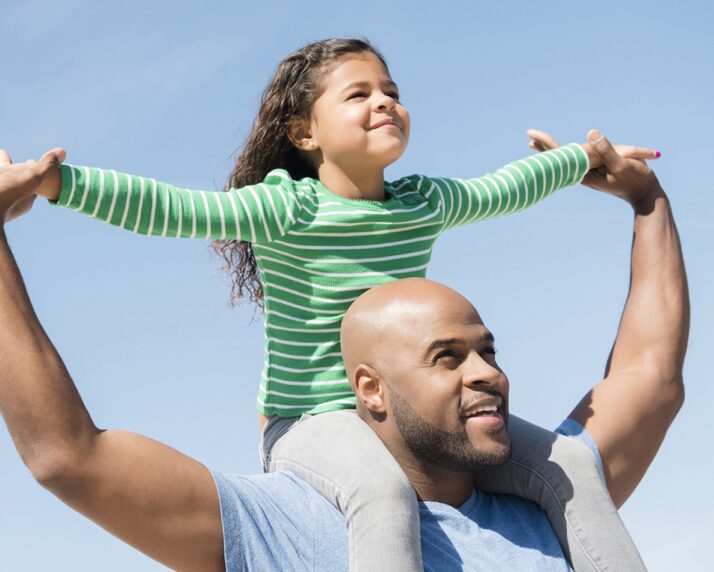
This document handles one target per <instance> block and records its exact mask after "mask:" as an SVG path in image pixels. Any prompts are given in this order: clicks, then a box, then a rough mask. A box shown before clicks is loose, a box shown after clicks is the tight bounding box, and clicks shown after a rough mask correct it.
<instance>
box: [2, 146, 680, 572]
mask: <svg viewBox="0 0 714 572" xmlns="http://www.w3.org/2000/svg"><path fill="white" fill-rule="evenodd" d="M596 135H598V134H595V135H592V134H591V137H590V143H591V144H592V145H593V148H594V149H596V152H597V153H599V154H600V155H601V156H602V158H603V161H604V165H605V167H606V168H607V172H606V173H605V174H603V177H602V180H601V181H600V182H599V183H598V184H600V186H601V188H602V189H603V190H605V191H606V192H608V193H610V194H614V195H619V196H621V197H622V198H623V199H625V200H626V201H627V202H628V203H630V204H631V205H632V207H633V210H634V213H635V224H634V228H635V238H634V242H633V248H632V276H631V288H630V294H629V296H628V301H627V304H626V307H625V310H624V313H623V317H622V322H621V325H620V329H619V331H618V335H617V339H616V341H615V345H614V347H613V351H612V355H611V359H610V360H609V364H608V367H607V374H606V378H605V379H604V380H603V381H602V382H601V383H599V384H598V385H596V386H595V388H594V389H593V390H592V391H591V392H589V393H588V394H587V395H586V396H585V398H584V399H583V401H582V402H581V403H580V404H579V405H578V406H577V407H576V408H575V409H574V410H573V412H572V413H571V417H572V418H573V419H576V420H577V421H579V422H581V423H583V424H584V425H585V427H586V429H587V430H588V431H589V432H590V434H591V435H592V436H593V438H594V439H595V441H596V443H597V445H598V447H599V448H600V451H601V453H602V456H603V461H604V464H605V468H606V473H607V482H608V488H609V490H610V492H611V494H612V496H613V498H614V499H615V501H616V503H617V504H621V503H622V502H624V499H626V498H627V496H629V494H630V493H631V492H632V490H633V489H634V487H635V486H636V484H637V482H639V480H640V478H641V477H642V475H643V474H644V472H645V470H646V469H647V467H648V466H649V463H650V462H651V460H652V458H653V456H654V454H655V452H656V450H657V448H658V447H659V445H660V444H661V442H662V439H663V438H664V435H665V432H666V430H667V427H668V426H669V424H670V422H671V421H672V419H673V418H674V415H675V414H676V412H677V410H678V409H679V407H680V405H681V402H682V398H683V385H682V364H683V360H684V353H685V350H686V342H687V333H688V327H689V304H688V297H687V288H686V277H685V273H684V266H683V262H682V256H681V250H680V247H679V241H678V238H677V232H676V228H675V225H674V220H673V217H672V214H671V211H670V208H669V203H668V201H667V198H666V195H665V194H664V191H662V189H661V187H660V186H659V183H658V182H657V180H656V178H655V177H654V175H653V173H652V172H651V171H650V170H649V168H648V167H647V166H646V165H645V164H644V163H643V162H640V161H636V160H629V159H623V158H621V157H619V156H618V155H617V154H616V153H615V151H614V149H613V148H612V147H611V146H610V144H609V142H607V140H606V139H604V138H602V137H598V136H596ZM63 158H64V153H63V151H61V150H53V151H50V152H48V153H47V154H46V155H45V156H43V158H42V159H40V160H39V161H36V162H34V161H33V162H27V163H22V164H18V165H12V164H11V162H10V158H9V156H8V155H7V154H6V153H5V152H0V413H1V414H2V416H3V419H4V421H5V423H6V425H7V428H8V431H9V433H10V435H11V436H12V438H13V441H14V443H15V446H16V448H17V450H18V453H19V454H20V456H21V457H22V459H23V461H24V462H25V463H26V465H27V466H28V467H29V469H30V471H31V472H32V474H33V476H34V477H35V478H36V479H37V481H38V482H39V483H40V484H42V485H43V486H44V487H46V488H47V489H48V490H50V491H51V492H52V493H53V494H55V495H56V496H57V497H58V498H60V499H61V500H62V501H63V502H65V503H66V504H68V505H69V506H70V507H72V508H73V509H75V510H77V511H78V512H80V513H82V514H84V515H85V516H87V517H88V518H90V519H91V520H93V521H94V522H96V523H97V524H99V525H100V526H102V527H103V528H105V529H106V530H107V531H108V532H110V533H111V534H113V535H115V536H117V537H119V538H121V539H123V540H124V541H126V542H127V543H129V544H130V545H132V546H134V547H135V548H137V549H138V550H140V551H142V552H143V553H145V554H147V555H148V556H150V557H152V558H154V559H156V560H158V561H159V562H162V563H163V564H165V565H166V566H169V567H171V568H174V569H179V570H222V569H224V562H223V539H222V531H221V519H220V512H219V506H218V498H217V493H216V489H215V486H214V484H213V482H212V479H211V475H210V473H209V471H208V470H207V469H206V468H205V467H204V466H203V465H202V464H201V463H199V462H197V461H196V460H194V459H191V458H190V457H187V456H185V455H183V454H182V453H180V452H178V451H176V450H174V449H172V448H170V447H168V446H166V445H163V444H162V443H159V442H157V441H154V440H151V439H149V438H146V437H142V436H140V435H136V434H133V433H128V432H124V431H115V430H102V429H99V428H98V427H97V426H96V425H95V424H94V422H93V420H92V418H91V416H90V414H89V412H88V411H87V409H86V407H85V406H84V404H83V402H82V399H81V397H80V396H79V393H78V392H77V389H76V387H75V385H74V383H73V381H72V379H71V377H70V375H69V373H68V372H67V370H66V368H65V366H64V364H63V363H62V360H61V358H60V356H59V355H58V353H57V351H56V350H55V348H54V346H53V345H52V343H51V342H50V340H49V339H48V338H47V336H46V334H45V332H44V330H43V328H42V326H41V324H40V323H39V321H38V319H37V317H36V315H35V313H34V310H33V308H32V305H31V303H30V300H29V297H28V295H27V292H26V290H25V287H24V284H23V281H22V277H21V275H20V272H19V269H18V268H17V265H16V263H15V261H14V259H13V256H12V253H11V251H10V248H9V246H8V244H7V240H6V238H5V230H4V226H5V223H6V222H7V221H9V220H10V219H12V218H13V217H15V216H18V215H19V214H21V213H23V212H25V211H26V210H27V209H28V208H29V207H30V206H31V203H32V199H33V195H34V193H35V191H36V190H37V188H38V187H41V186H42V185H43V184H44V183H45V182H46V180H47V179H48V178H50V179H51V178H52V177H53V176H55V175H56V173H57V164H58V163H59V162H60V161H61V160H63ZM394 284H395V285H394V286H390V287H391V288H392V290H391V294H392V295H391V296H390V297H389V300H392V301H391V302H390V301H389V300H382V301H383V302H385V303H386V304H387V305H388V309H389V312H386V310H385V313H384V316H383V317H382V318H380V316H379V314H380V312H378V311H377V305H376V302H377V301H379V298H376V299H374V298H373V299H372V302H373V304H372V305H370V303H369V300H370V298H367V301H366V302H364V303H363V301H362V300H360V301H358V303H359V304H360V305H363V308H364V309H365V310H370V308H371V310H370V312H369V313H370V314H371V316H372V321H371V322H370V324H372V326H373V327H374V328H375V330H373V331H372V332H370V337H371V341H372V342H373V341H374V339H375V338H374V335H375V334H384V335H389V336H392V337H391V338H389V339H390V340H391V341H392V342H394V340H395V339H396V338H395V337H394V336H396V335H397V333H399V332H401V333H402V334H406V333H409V332H406V330H407V329H414V330H417V328H418V327H419V331H420V332H421V336H417V337H418V339H416V338H410V339H412V341H413V342H414V343H415V344H417V343H418V344H421V345H420V346H419V347H420V348H423V346H424V343H426V341H427V340H430V339H431V340H432V341H433V338H434V339H451V340H452V342H450V343H451V344H452V346H453V347H452V348H451V349H453V350H455V353H456V355H455V356H442V357H439V358H437V357H436V355H433V354H428V355H427V356H424V355H423V353H420V354H418V355H419V356H421V357H419V358H418V359H417V354H415V353H414V352H413V351H411V349H410V351H409V352H405V353H406V355H407V356H411V358H406V357H405V358H401V357H399V356H398V355H397V354H399V353H400V352H392V357H394V358H395V360H394V364H393V365H389V362H390V360H389V359H387V358H388V357H389V356H388V355H387V352H388V350H389V345H388V344H385V343H380V344H378V345H379V346H381V347H382V349H381V351H383V352H385V353H379V352H378V351H377V349H376V348H372V350H371V351H372V352H376V353H362V354H361V353H360V351H363V352H368V347H369V344H368V341H369V340H367V339H365V336H366V335H367V332H364V333H362V334H360V332H359V331H356V330H355V329H354V328H352V329H350V324H354V323H355V320H353V319H352V317H354V315H353V316H352V317H350V319H349V320H346V325H345V326H344V328H345V330H344V332H343V334H344V336H345V342H346V348H347V349H346V352H347V356H346V357H347V364H348V368H349V371H350V372H351V374H350V375H351V379H352V381H353V383H354V386H355V390H356V393H357V396H358V401H359V407H360V413H361V414H362V415H363V416H364V418H365V419H366V420H367V421H368V422H369V423H370V424H371V425H372V427H373V428H374V429H375V431H376V432H377V434H378V435H379V436H380V438H382V439H383V441H384V442H385V444H386V445H387V447H388V448H389V449H390V450H391V451H392V453H393V454H394V455H395V457H396V458H397V459H398V460H399V461H400V463H402V466H403V467H404V469H405V471H406V472H407V474H408V475H409V476H410V478H412V479H413V483H414V486H415V488H416V489H417V491H418V492H419V494H420V495H421V496H422V498H427V499H434V500H442V501H443V502H448V503H450V504H453V505H457V504H460V503H461V502H463V500H464V499H465V498H466V494H465V493H466V487H467V486H469V483H468V478H467V477H465V476H464V472H463V471H461V472H459V471H454V470H450V469H444V468H442V467H438V466H435V465H434V464H433V463H429V462H424V460H423V459H420V458H417V457H416V456H414V454H413V452H412V451H411V450H410V449H409V448H408V447H407V446H406V445H405V443H404V440H403V438H402V435H401V433H400V431H399V427H398V426H397V425H396V423H395V421H394V417H395V415H394V411H393V408H390V402H389V399H390V394H389V392H390V391H392V390H393V391H394V392H396V393H395V395H396V394H399V395H401V396H403V397H404V398H405V399H406V398H409V402H410V404H411V407H412V408H413V410H414V411H415V413H416V414H417V415H418V416H419V417H420V418H421V419H422V420H424V421H426V422H427V423H429V424H431V425H433V426H435V427H440V428H443V429H445V430H449V431H458V430H459V429H460V428H461V425H462V424H463V420H462V412H463V410H464V408H465V407H468V406H469V405H470V404H471V400H472V399H473V398H474V397H476V396H483V395H484V394H486V395H488V396H489V398H493V393H492V392H494V391H496V392H498V393H499V394H500V396H501V398H502V399H504V403H506V404H507V392H508V386H507V381H506V378H505V375H503V372H501V371H500V369H499V368H498V366H497V365H496V362H495V359H494V358H493V354H492V351H491V347H490V346H489V344H492V341H491V340H490V338H489V337H488V335H487V330H486V328H485V326H483V324H482V323H481V321H480V318H478V314H477V313H476V311H475V310H474V309H473V307H472V306H471V305H470V304H468V303H467V302H465V301H464V300H463V299H462V298H460V297H459V296H458V295H456V294H455V293H451V292H450V291H448V289H444V287H436V286H434V287H433V288H432V287H431V286H429V290H428V291H429V293H431V294H432V296H430V298H429V300H428V306H427V300H425V298H424V296H423V295H421V294H419V292H416V291H415V290H418V291H422V290H423V288H422V286H424V285H423V284H422V286H420V287H419V288H417V287H416V286H417V285H418V284H417V283H416V282H414V283H413V284H414V288H413V289H412V288H411V286H410V285H408V286H407V289H406V290H404V292H403V293H402V290H401V289H400V288H399V287H398V286H397V285H396V284H397V283H394ZM385 288H386V287H385ZM424 288H426V286H424ZM384 291H385V290H382V291H378V292H377V294H376V295H375V296H381V293H383V292H384ZM370 296H372V295H370ZM427 307H430V308H434V307H436V308H437V309H439V316H441V312H442V311H443V312H444V313H445V316H450V317H451V318H443V319H442V318H441V317H434V312H433V311H432V312H427V311H426V308H427ZM353 314H354V313H353ZM385 317H390V318H391V319H389V320H388V321H387V320H385V319H384V318H385ZM402 317H403V318H404V319H405V320H406V322H404V324H402V322H401V318H402ZM380 319H381V322H380ZM422 321H423V322H425V323H426V325H425V326H424V327H423V328H421V322H422ZM368 325H369V324H368ZM406 325H409V326H411V327H410V328H406ZM427 326H428V327H427ZM395 329H396V330H397V333H391V334H390V332H391V331H393V330H395ZM377 330H379V331H377ZM443 336H448V338H443ZM453 340H456V341H453ZM391 347H392V348H393V347H395V346H393V345H392V346H391ZM400 347H404V346H403V345H402V346H400ZM360 348H361V350H360ZM343 349H344V346H343ZM443 349H445V348H440V350H439V351H441V350H443ZM397 358H398V359H397ZM442 359H443V360H445V362H446V364H445V365H444V366H442V365H441V364H442V361H441V360H442ZM430 360H431V361H430ZM433 360H436V363H438V364H439V365H433ZM451 360H453V361H451ZM449 364H450V365H449ZM377 368H380V369H377ZM385 368H386V369H385ZM429 371H433V372H434V373H432V374H430V373H429ZM390 384H391V385H390ZM390 388H391V389H390ZM412 397H413V399H412ZM504 411H505V410H504ZM494 417H495V416H494ZM467 423H470V422H467ZM465 431H466V434H467V436H468V439H469V440H470V441H471V443H472V445H473V447H474V448H475V449H480V450H486V451H489V450H490V451H492V452H494V451H495V452H496V453H498V452H500V451H503V448H504V447H505V446H507V435H506V434H505V432H504V431H503V430H501V427H500V426H499V423H498V420H497V419H495V420H494V421H493V423H491V424H490V425H489V426H488V427H485V426H484V425H482V424H481V423H471V424H470V425H468V426H467V427H465Z"/></svg>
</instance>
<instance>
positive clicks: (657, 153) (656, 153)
mask: <svg viewBox="0 0 714 572" xmlns="http://www.w3.org/2000/svg"><path fill="white" fill-rule="evenodd" d="M654 156H655V159H659V158H660V157H661V156H662V153H660V152H659V151H655V152H654Z"/></svg>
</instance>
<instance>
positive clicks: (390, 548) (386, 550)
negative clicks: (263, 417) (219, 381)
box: [263, 410, 423, 572]
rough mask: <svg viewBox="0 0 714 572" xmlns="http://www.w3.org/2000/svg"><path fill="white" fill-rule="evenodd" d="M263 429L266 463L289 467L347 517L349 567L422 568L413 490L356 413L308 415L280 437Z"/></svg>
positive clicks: (405, 571) (403, 571)
mask: <svg viewBox="0 0 714 572" xmlns="http://www.w3.org/2000/svg"><path fill="white" fill-rule="evenodd" d="M289 424H290V422H282V423H281V422H280V421H278V422H277V423H276V424H274V426H273V427H272V429H274V430H276V431H281V430H283V429H284V428H285V425H289ZM266 429H267V431H265V432H264V445H263V454H264V458H265V461H266V464H267V465H268V469H269V470H270V471H278V470H287V471H292V472H293V473H295V474H296V475H297V476H298V477H300V478H301V479H303V480H305V481H306V482H308V483H309V484H310V485H312V486H313V487H314V488H315V489H316V490H317V491H318V492H319V493H320V494H321V495H323V496H324V497H325V498H326V499H327V500H329V501H330V502H331V503H332V504H333V505H335V506H336V507H337V508H338V509H339V510H340V511H341V512H342V513H343V514H344V515H345V520H346V522H347V528H348V532H349V552H350V554H349V561H350V571H351V572H381V571H395V572H415V571H421V570H423V565H422V561H421V537H420V533H419V507H418V505H417V499H416V493H415V492H414V489H413V488H412V486H411V483H410V482H409V480H408V479H407V477H406V475H405V474H404V472H403V471H402V469H401V467H400V466H399V465H398V464H397V462H396V461H395V460H394V458H393V457H392V455H391V454H390V453H389V451H388V450H387V449H386V447H385V446H384V444H383V443H382V441H381V440H380V439H379V437H377V435H375V433H374V432H373V431H372V430H371V429H370V428H369V427H368V426H367V424H366V423H365V422H364V421H362V420H361V419H360V418H359V417H358V416H357V414H356V412H355V411H353V410H346V411H334V412H330V413H322V414H320V415H315V416H303V417H302V418H300V420H299V421H297V422H294V423H292V426H290V427H289V430H288V431H287V432H285V433H284V435H283V436H282V437H280V438H279V439H278V440H276V439H274V438H273V434H272V432H271V427H270V426H266ZM271 442H272V448H271V446H270V445H271Z"/></svg>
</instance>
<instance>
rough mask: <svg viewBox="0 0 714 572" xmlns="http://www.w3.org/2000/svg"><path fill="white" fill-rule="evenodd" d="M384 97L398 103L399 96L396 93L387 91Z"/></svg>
mask: <svg viewBox="0 0 714 572" xmlns="http://www.w3.org/2000/svg"><path fill="white" fill-rule="evenodd" d="M385 95H388V96H389V97H391V98H392V99H393V100H394V101H399V94H398V93H397V92H396V91H389V92H387V93H386V94H385Z"/></svg>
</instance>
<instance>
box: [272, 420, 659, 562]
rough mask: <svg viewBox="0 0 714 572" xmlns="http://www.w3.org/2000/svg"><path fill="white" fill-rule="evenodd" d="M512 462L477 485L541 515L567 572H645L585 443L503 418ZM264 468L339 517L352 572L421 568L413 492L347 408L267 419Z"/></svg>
mask: <svg viewBox="0 0 714 572" xmlns="http://www.w3.org/2000/svg"><path fill="white" fill-rule="evenodd" d="M509 434H510V436H511V444H512V449H513V453H512V457H511V460H510V461H509V462H508V463H506V464H504V465H501V466H499V467H484V468H483V469H480V470H478V471H477V472H475V473H474V484H475V486H476V487H477V488H478V489H480V490H483V491H485V492H489V493H497V494H512V495H516V496H520V497H523V498H527V499H529V500H532V501H534V502H536V503H537V504H539V505H540V506H541V508H542V509H543V510H545V511H546V513H547V514H548V517H549V519H550V521H551V524H552V526H553V529H554V530H555V533H556V534H557V536H558V540H559V541H560V544H561V546H562V547H563V552H564V553H565V555H566V557H567V558H568V560H569V561H570V563H571V565H572V566H573V569H574V570H575V572H581V571H597V572H604V571H605V570H613V571H615V570H627V571H640V570H645V566H644V563H643V562H642V560H641V558H640V556H639V553H638V552H637V549H636V548H635V546H634V543H633V542H632V540H631V538H630V536H629V534H628V533H627V530H626V529H625V527H624V525H623V523H622V521H621V520H620V517H619V515H618V513H617V510H616V508H615V506H614V504H613V502H612V499H611V498H610V495H609V493H608V491H607V489H606V487H605V483H604V479H603V477H602V476H601V474H600V467H599V465H598V463H597V460H596V459H595V458H594V456H593V454H592V452H591V451H590V450H589V449H588V447H587V446H586V445H584V444H583V443H581V442H579V441H577V440H575V439H571V438H568V437H564V436H562V435H557V434H556V433H553V432H552V431H547V430H545V429H542V428H540V427H537V426H536V425H533V424H531V423H528V422H526V421H524V420H522V419H519V418H518V417H515V416H513V415H511V416H510V417H509ZM261 454H262V457H263V466H264V468H265V469H266V470H268V471H278V470H289V471H292V472H293V473H295V474H296V475H297V476H299V477H300V478H302V479H303V480H305V481H306V482H308V483H309V484H310V485H311V486H313V487H314V488H315V489H316V490H317V491H318V492H319V493H320V494H321V495H322V496H324V497H325V498H326V499H327V500H329V501H330V502H331V503H332V504H333V505H334V506H336V507H337V508H338V509H339V510H340V511H341V512H342V513H343V514H344V515H345V519H346V523H347V528H348V534H349V562H350V571H351V572H381V571H395V572H415V571H421V570H423V565H422V561H421V541H420V534H419V509H418V505H417V499H416V494H415V492H414V490H413V488H412V486H411V483H410V482H409V480H408V479H407V477H406V475H405V474H404V472H403V471H402V469H401V467H400V466H399V465H398V464H397V462H396V461H395V460H394V458H393V457H392V455H391V454H390V453H389V451H388V450H387V448H386V447H385V446H384V444H383V443H382V441H381V440H380V439H379V437H377V435H376V434H375V433H374V432H373V431H372V430H371V429H370V428H369V426H368V425H367V424H366V423H365V422H364V421H362V420H361V419H360V418H359V417H358V416H357V414H356V412H355V411H354V410H344V411H335V412H330V413H322V414H320V415H315V416H310V415H303V416H302V417H300V418H296V417H294V418H280V417H273V418H271V419H270V420H269V421H268V422H267V423H266V426H265V428H264V430H263V440H262V443H261Z"/></svg>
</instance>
